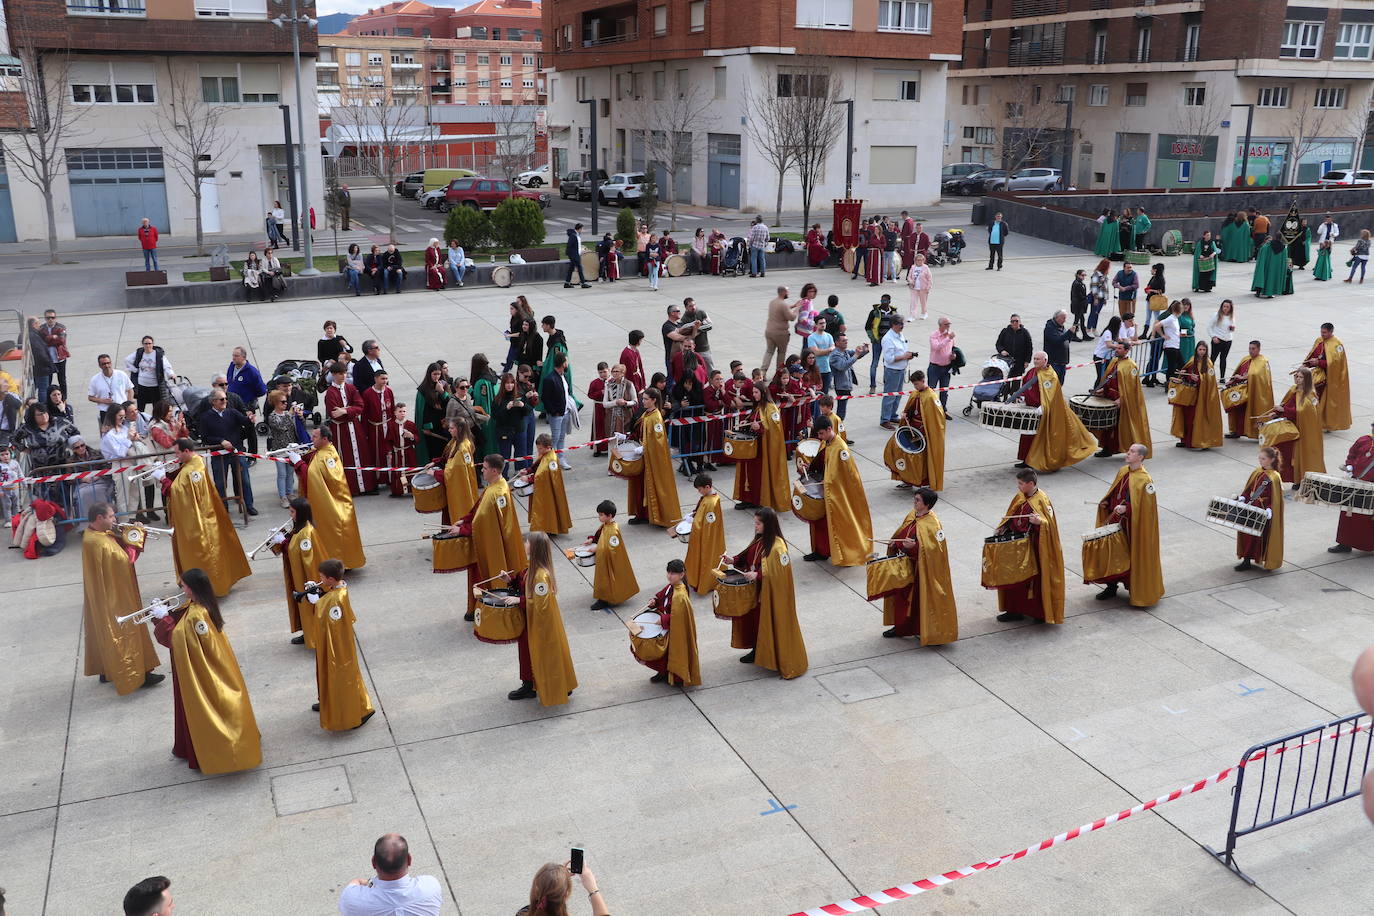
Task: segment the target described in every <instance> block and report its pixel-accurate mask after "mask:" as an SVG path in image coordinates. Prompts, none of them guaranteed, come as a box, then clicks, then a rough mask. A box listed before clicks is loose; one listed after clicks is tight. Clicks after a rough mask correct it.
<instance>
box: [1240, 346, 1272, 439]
mask: <svg viewBox="0 0 1374 916" xmlns="http://www.w3.org/2000/svg"><path fill="white" fill-rule="evenodd" d="M1241 366H1249V369H1248V370H1247V371H1246V373H1245V384H1246V390H1247V392H1248V394H1249V397H1248V398H1246V401H1245V428H1244V429H1243V430H1241V435H1243V436H1247V437H1249V438H1251V439H1258V438H1259V421H1258V420H1256V419H1255V417H1256V416H1257V415H1259V414H1264V413H1268V412H1269V411H1271V410H1273V409H1274V380H1273V377H1272V376H1271V375H1270V372H1269V357H1267V356H1263V355H1261V356H1254V357H1252V356H1249V355H1246V356H1245V357H1244V358H1242V359H1241V361H1240V365H1238V366H1236V371H1237V372H1239V371H1240V367H1241Z"/></svg>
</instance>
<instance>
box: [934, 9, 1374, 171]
mask: <svg viewBox="0 0 1374 916" xmlns="http://www.w3.org/2000/svg"><path fill="white" fill-rule="evenodd" d="M963 28H964V50H963V60H962V62H961V64H960V65H959V66H958V67H957V68H956V69H955V70H953V71H951V73H950V89H949V108H948V121H947V124H946V146H945V161H946V162H959V161H965V162H985V163H987V164H988V165H989V166H992V167H1005V168H1019V167H1023V166H1031V165H1038V166H1051V167H1057V168H1062V169H1064V172H1065V178H1066V181H1065V186H1066V187H1067V186H1073V187H1077V188H1080V189H1090V188H1106V187H1117V188H1146V187H1164V188H1171V187H1215V186H1218V185H1227V184H1231V183H1234V182H1235V181H1237V180H1239V178H1240V176H1241V172H1242V156H1244V157H1245V163H1244V164H1245V169H1244V172H1245V181H1246V183H1247V184H1248V185H1251V186H1273V185H1279V184H1299V183H1301V184H1307V183H1313V182H1315V181H1316V180H1317V179H1318V178H1319V177H1320V176H1321V175H1322V174H1323V173H1324V172H1325V171H1328V170H1330V169H1339V168H1349V167H1352V166H1354V165H1356V164H1358V163H1360V162H1363V163H1364V164H1365V167H1368V165H1369V163H1370V162H1371V160H1372V159H1374V152H1371V150H1370V148H1369V145H1368V144H1367V143H1366V137H1367V136H1368V134H1369V126H1370V122H1369V113H1370V103H1371V93H1374V65H1372V64H1371V58H1372V56H1374V3H1372V2H1370V0H1333V2H1326V3H1321V4H1315V3H1314V4H1312V5H1308V6H1299V5H1296V4H1288V3H1287V2H1285V0H1245V2H1239V0H1226V2H1218V0H1210V2H1204V0H1185V2H1177V3H1163V2H1161V3H1158V4H1156V3H1149V2H1146V3H1141V2H1138V0H1134V2H1133V0H966V2H965V22H964V26H963ZM1247 122H1248V123H1249V135H1250V145H1249V148H1248V149H1246V148H1245V137H1246V127H1247Z"/></svg>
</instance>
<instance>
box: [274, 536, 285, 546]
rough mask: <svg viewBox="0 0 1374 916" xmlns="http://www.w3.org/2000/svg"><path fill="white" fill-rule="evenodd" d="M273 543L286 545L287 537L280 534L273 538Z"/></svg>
mask: <svg viewBox="0 0 1374 916" xmlns="http://www.w3.org/2000/svg"><path fill="white" fill-rule="evenodd" d="M272 543H273V544H285V543H286V535H284V534H278V535H276V536H274V537H273V538H272Z"/></svg>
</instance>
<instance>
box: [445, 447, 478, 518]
mask: <svg viewBox="0 0 1374 916" xmlns="http://www.w3.org/2000/svg"><path fill="white" fill-rule="evenodd" d="M444 459H445V460H444V499H445V500H447V502H448V517H449V521H450V523H452V522H456V521H458V519H460V518H466V517H467V514H468V513H469V512H471V511H472V507H473V506H475V505H477V469H476V467H475V466H474V456H473V452H472V440H471V439H466V440H464V441H463V444H462V445H459V444H457V443H455V442H454V441H453V440H452V439H450V440H449V441H448V444H447V445H445V446H444Z"/></svg>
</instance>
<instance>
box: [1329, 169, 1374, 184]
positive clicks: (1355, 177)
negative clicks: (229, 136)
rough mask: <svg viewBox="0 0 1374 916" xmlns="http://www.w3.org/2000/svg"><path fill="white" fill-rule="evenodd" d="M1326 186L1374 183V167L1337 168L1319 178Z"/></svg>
mask: <svg viewBox="0 0 1374 916" xmlns="http://www.w3.org/2000/svg"><path fill="white" fill-rule="evenodd" d="M1317 184H1319V185H1321V186H1322V187H1324V188H1333V187H1349V186H1351V185H1374V169H1335V170H1333V171H1330V172H1327V173H1326V174H1325V175H1323V176H1322V177H1321V178H1318V179H1317Z"/></svg>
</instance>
